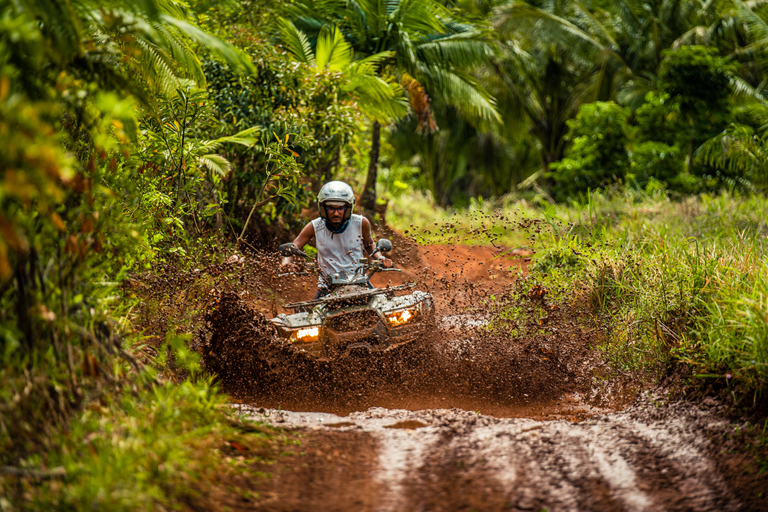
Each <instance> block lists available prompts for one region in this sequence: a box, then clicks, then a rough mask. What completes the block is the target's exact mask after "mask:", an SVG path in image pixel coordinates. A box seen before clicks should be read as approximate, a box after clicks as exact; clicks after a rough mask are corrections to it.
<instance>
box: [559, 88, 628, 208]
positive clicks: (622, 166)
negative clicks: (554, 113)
mask: <svg viewBox="0 0 768 512" xmlns="http://www.w3.org/2000/svg"><path fill="white" fill-rule="evenodd" d="M628 118H629V114H628V112H627V111H626V110H625V109H624V108H622V107H620V106H619V105H617V104H616V103H614V102H595V103H588V104H586V105H583V106H582V107H581V109H580V110H579V113H578V114H577V115H576V118H575V119H574V120H571V121H568V128H569V130H568V135H567V138H568V139H569V140H572V141H573V146H572V147H571V150H570V153H569V156H568V157H567V158H564V159H563V160H561V161H560V162H556V163H553V164H552V165H551V166H550V168H551V169H552V172H551V173H550V174H548V175H547V176H548V177H551V178H552V179H553V180H554V182H555V193H556V195H555V197H556V198H559V199H565V198H569V197H574V196H577V195H578V194H584V193H586V192H587V191H588V190H590V189H596V188H601V187H605V186H607V185H610V184H612V183H615V182H617V181H619V182H620V181H623V179H624V176H625V174H626V173H627V169H628V168H629V155H628V154H627V149H626V146H627V142H628V138H627V130H628V126H627V120H628Z"/></svg>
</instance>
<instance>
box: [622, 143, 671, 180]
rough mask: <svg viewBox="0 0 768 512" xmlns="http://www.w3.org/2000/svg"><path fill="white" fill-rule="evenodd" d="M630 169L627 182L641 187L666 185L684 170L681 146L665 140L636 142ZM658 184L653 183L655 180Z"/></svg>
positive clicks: (631, 153) (631, 156)
mask: <svg viewBox="0 0 768 512" xmlns="http://www.w3.org/2000/svg"><path fill="white" fill-rule="evenodd" d="M629 160H630V169H629V173H628V174H627V176H626V179H627V182H628V183H629V182H634V183H636V184H637V185H639V186H641V187H644V188H645V187H656V186H661V187H664V186H666V185H667V184H668V183H671V182H672V181H673V180H674V179H675V178H676V177H677V176H678V175H679V174H680V173H681V172H683V158H682V153H681V151H680V148H678V147H677V146H668V145H667V144H664V143H663V142H654V141H650V140H649V141H645V142H640V143H636V144H635V145H634V146H633V148H632V151H631V152H630V154H629ZM654 181H655V182H657V183H658V185H653V184H652V183H653V182H654Z"/></svg>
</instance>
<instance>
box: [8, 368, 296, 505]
mask: <svg viewBox="0 0 768 512" xmlns="http://www.w3.org/2000/svg"><path fill="white" fill-rule="evenodd" d="M281 440H282V441H284V442H289V441H288V438H287V437H286V436H284V435H283V434H282V433H280V431H278V430H276V429H273V428H271V427H268V426H266V425H261V424H255V423H243V422H242V421H240V420H239V419H236V418H235V417H233V416H232V413H231V412H229V407H228V406H227V404H226V397H225V396H224V395H222V394H220V393H219V392H218V391H217V389H216V388H215V387H214V386H212V385H211V384H210V382H209V381H206V380H201V381H199V382H196V383H193V382H191V381H186V382H184V383H182V384H174V383H170V382H166V383H162V384H155V385H150V386H145V385H142V384H141V382H138V380H137V382H136V383H135V385H133V386H127V387H125V388H124V389H123V391H122V392H120V393H117V394H114V395H107V396H105V397H104V398H103V399H102V400H101V401H99V402H94V403H92V404H90V406H89V407H88V408H86V409H85V410H83V411H82V412H81V413H80V414H78V415H76V416H74V417H73V418H72V419H71V421H70V422H69V424H68V427H67V428H66V429H63V430H61V431H60V432H58V433H57V434H56V435H55V436H54V437H53V438H52V439H50V440H49V443H48V445H49V447H48V449H47V450H42V451H36V452H34V453H31V454H29V456H27V457H26V458H25V459H23V460H22V461H21V462H20V464H19V469H20V471H19V472H20V474H19V475H16V476H13V477H10V476H6V477H5V478H0V495H3V496H5V498H3V500H4V508H3V509H4V510H6V509H8V510H14V509H15V510H54V509H55V510H114V511H122V510H171V509H180V508H185V507H184V506H183V505H184V504H186V505H190V504H194V506H195V508H198V509H200V508H204V509H207V510H219V509H221V507H220V506H219V504H218V503H216V500H215V499H214V497H215V496H216V495H217V494H218V493H221V492H224V491H222V489H221V488H222V487H223V486H224V485H225V483H226V485H228V486H230V487H231V486H232V484H231V482H228V479H235V480H236V479H237V478H238V476H243V477H244V478H248V479H250V480H253V478H258V477H259V476H258V475H256V474H255V473H253V472H252V470H251V469H250V465H251V463H252V462H254V461H257V460H262V459H263V458H264V456H268V455H267V454H269V453H273V450H270V449H269V448H270V446H271V444H272V443H273V442H280V441H281ZM236 456H241V457H236ZM41 468H42V469H41ZM225 489H226V488H225ZM232 491H233V489H231V488H230V489H229V490H226V492H232ZM234 491H235V492H236V493H239V494H241V495H244V494H246V493H247V492H248V490H247V489H242V490H239V489H234Z"/></svg>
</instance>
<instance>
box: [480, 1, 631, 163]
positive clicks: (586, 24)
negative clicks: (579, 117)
mask: <svg viewBox="0 0 768 512" xmlns="http://www.w3.org/2000/svg"><path fill="white" fill-rule="evenodd" d="M494 25H495V28H496V31H497V33H498V37H499V39H500V46H501V52H500V56H499V58H497V59H494V61H493V62H492V64H491V65H492V67H493V71H495V73H493V75H492V79H493V80H494V82H495V84H494V85H493V86H492V90H493V91H494V92H496V91H498V92H499V94H500V96H499V98H500V101H502V102H504V103H505V104H508V105H509V109H508V110H507V111H506V112H505V119H504V120H505V122H506V121H507V119H508V118H520V117H525V118H527V119H528V121H529V122H530V130H531V132H532V133H533V134H534V135H535V137H536V138H537V139H538V141H539V144H540V152H541V169H542V171H543V172H545V173H546V172H548V171H549V165H550V164H551V163H552V162H555V161H558V160H560V159H562V157H563V153H564V150H565V135H566V133H567V131H568V127H567V124H566V121H568V120H569V119H571V118H573V117H574V116H575V114H576V112H577V111H578V109H579V107H580V106H581V105H582V104H583V103H586V102H590V101H598V100H601V101H602V100H607V99H611V98H613V97H614V95H615V92H616V83H617V80H616V78H617V73H618V71H619V70H621V69H623V67H624V66H623V62H622V59H621V57H620V56H619V55H618V54H617V53H616V52H615V48H616V46H617V43H616V41H615V40H614V38H613V36H612V35H611V33H610V31H609V30H608V29H607V28H606V27H605V26H604V25H603V24H602V23H601V21H600V20H599V19H598V17H597V16H595V15H594V14H593V13H591V12H589V11H588V10H587V9H585V8H584V7H583V6H582V5H581V4H580V3H579V2H562V1H558V0H551V1H547V2H544V3H543V4H541V5H540V6H539V7H534V6H532V5H530V4H528V3H526V2H524V1H512V2H509V3H507V4H504V5H503V6H501V7H499V8H498V9H497V11H496V13H495V21H494ZM501 94H504V97H502V96H501Z"/></svg>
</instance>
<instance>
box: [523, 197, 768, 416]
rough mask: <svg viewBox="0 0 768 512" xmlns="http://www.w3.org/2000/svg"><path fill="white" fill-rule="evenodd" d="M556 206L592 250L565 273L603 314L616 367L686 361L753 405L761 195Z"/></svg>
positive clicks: (760, 312) (765, 321) (764, 244)
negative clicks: (583, 262) (579, 264)
mask: <svg viewBox="0 0 768 512" xmlns="http://www.w3.org/2000/svg"><path fill="white" fill-rule="evenodd" d="M552 210H553V211H549V212H547V215H552V216H559V217H560V218H562V219H564V220H565V221H567V222H571V223H574V224H575V225H576V228H575V229H574V230H573V237H574V238H575V239H578V241H579V243H580V244H582V245H583V246H585V247H587V246H588V247H589V250H590V253H591V254H590V257H589V258H588V263H587V264H586V265H585V266H584V267H583V269H582V270H581V271H578V272H576V273H574V274H573V275H571V276H569V277H568V278H566V279H569V280H570V282H569V283H568V284H570V285H571V286H572V287H573V289H574V290H575V291H576V292H577V293H576V294H577V295H579V294H580V295H581V296H582V297H584V298H585V299H586V300H587V301H588V303H589V304H590V307H591V310H592V311H593V312H594V313H595V314H597V315H602V317H603V319H604V322H605V326H606V329H607V330H608V331H609V332H610V335H609V337H608V338H607V342H606V343H605V345H604V346H602V347H601V348H602V350H603V351H604V353H605V354H606V355H607V357H608V359H609V360H610V361H611V362H612V363H613V364H614V365H615V366H616V367H617V368H621V369H624V370H627V371H634V372H637V371H646V372H648V373H649V374H651V375H653V374H656V375H660V373H661V372H662V371H663V370H664V369H666V368H668V367H669V364H670V363H673V362H676V363H683V364H686V365H687V366H688V367H689V368H690V370H691V374H692V375H693V376H694V377H695V378H698V379H702V381H700V383H706V384H707V385H708V386H711V387H712V389H724V388H728V389H729V390H730V391H731V393H732V395H733V397H734V399H738V400H741V399H745V398H748V397H749V398H751V400H752V402H753V404H755V403H756V401H757V399H758V397H759V396H760V395H761V394H762V393H763V392H764V391H765V390H766V388H767V387H768V366H767V365H768V302H767V299H766V297H768V277H767V276H768V272H767V271H768V267H767V265H768V264H767V263H766V261H768V260H767V259H766V256H767V255H768V225H766V221H765V219H766V218H768V215H767V214H768V201H767V200H766V199H765V198H761V197H758V196H750V197H734V196H730V195H727V194H723V195H720V196H714V197H712V196H706V195H705V196H700V197H696V198H687V199H686V200H684V201H682V202H673V201H669V200H668V198H666V196H660V195H655V196H647V195H645V196H641V197H637V196H632V195H627V194H624V195H621V196H618V197H617V196H603V197H600V196H597V197H595V196H593V197H592V199H591V201H590V203H589V204H587V205H582V206H572V207H570V208H568V209H555V208H553V209H552ZM554 238H555V237H552V239H553V242H552V243H555V241H554ZM544 245H546V243H544ZM534 268H535V267H534ZM694 384H695V382H694Z"/></svg>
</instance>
